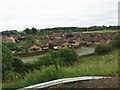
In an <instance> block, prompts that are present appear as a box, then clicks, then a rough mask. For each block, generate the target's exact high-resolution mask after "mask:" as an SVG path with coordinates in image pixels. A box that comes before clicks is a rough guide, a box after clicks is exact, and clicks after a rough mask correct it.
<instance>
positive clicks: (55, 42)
mask: <svg viewBox="0 0 120 90" xmlns="http://www.w3.org/2000/svg"><path fill="white" fill-rule="evenodd" d="M51 43H52V44H54V45H57V46H59V45H61V44H63V43H64V39H54V40H53V41H52V42H51Z"/></svg>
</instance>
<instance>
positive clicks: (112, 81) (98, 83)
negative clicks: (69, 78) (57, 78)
mask: <svg viewBox="0 0 120 90" xmlns="http://www.w3.org/2000/svg"><path fill="white" fill-rule="evenodd" d="M54 88H118V77H111V78H103V79H97V80H85V81H78V82H72V83H66V84H60V85H56V86H52V87H49V88H46V89H44V90H53V89H54Z"/></svg>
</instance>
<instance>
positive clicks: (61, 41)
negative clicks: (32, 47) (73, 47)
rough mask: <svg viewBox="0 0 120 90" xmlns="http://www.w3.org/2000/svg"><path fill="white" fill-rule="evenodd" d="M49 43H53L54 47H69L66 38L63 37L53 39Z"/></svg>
mask: <svg viewBox="0 0 120 90" xmlns="http://www.w3.org/2000/svg"><path fill="white" fill-rule="evenodd" d="M51 44H53V45H54V49H59V48H67V47H70V44H69V43H68V41H67V39H65V38H61V39H53V41H52V42H51Z"/></svg>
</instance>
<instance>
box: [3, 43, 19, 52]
mask: <svg viewBox="0 0 120 90" xmlns="http://www.w3.org/2000/svg"><path fill="white" fill-rule="evenodd" d="M4 44H5V45H6V46H7V47H8V48H9V50H11V51H20V50H21V47H20V46H19V45H18V44H17V43H14V42H6V43H4Z"/></svg>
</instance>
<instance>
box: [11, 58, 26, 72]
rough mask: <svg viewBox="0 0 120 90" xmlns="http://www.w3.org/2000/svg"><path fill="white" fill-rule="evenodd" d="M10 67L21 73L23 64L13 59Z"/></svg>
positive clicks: (17, 59)
mask: <svg viewBox="0 0 120 90" xmlns="http://www.w3.org/2000/svg"><path fill="white" fill-rule="evenodd" d="M12 66H13V68H14V70H15V71H17V72H22V71H24V70H23V62H22V60H20V59H19V58H14V61H13V63H12Z"/></svg>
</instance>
